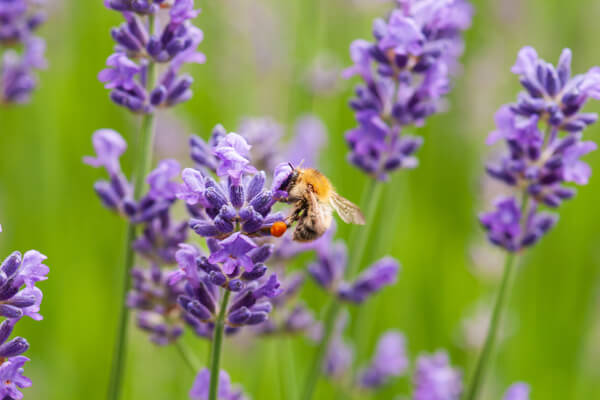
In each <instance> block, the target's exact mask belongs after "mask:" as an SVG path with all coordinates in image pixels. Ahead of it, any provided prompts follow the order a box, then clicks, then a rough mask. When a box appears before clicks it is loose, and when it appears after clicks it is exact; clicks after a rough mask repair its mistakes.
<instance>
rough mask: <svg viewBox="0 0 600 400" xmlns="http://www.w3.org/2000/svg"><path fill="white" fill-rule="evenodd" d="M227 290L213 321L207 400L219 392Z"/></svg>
mask: <svg viewBox="0 0 600 400" xmlns="http://www.w3.org/2000/svg"><path fill="white" fill-rule="evenodd" d="M230 293H231V292H230V291H229V290H225V294H224V295H223V300H222V301H221V308H220V309H219V315H218V316H217V320H216V321H215V333H214V336H213V341H212V349H211V352H210V354H211V362H210V393H209V396H208V399H209V400H217V393H218V391H219V373H220V372H221V369H220V363H221V348H222V343H223V331H224V330H225V314H227V303H228V302H229V294H230Z"/></svg>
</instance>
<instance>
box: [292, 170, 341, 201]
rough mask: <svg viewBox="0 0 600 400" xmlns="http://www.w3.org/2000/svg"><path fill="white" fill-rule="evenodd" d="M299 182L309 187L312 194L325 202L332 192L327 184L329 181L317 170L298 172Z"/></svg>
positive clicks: (331, 188) (329, 183)
mask: <svg viewBox="0 0 600 400" xmlns="http://www.w3.org/2000/svg"><path fill="white" fill-rule="evenodd" d="M299 180H300V181H302V182H304V183H305V184H306V185H311V186H312V189H313V192H314V193H315V194H316V195H317V197H319V199H320V200H322V201H327V200H328V199H329V196H331V192H332V190H333V187H332V186H331V182H329V179H327V177H326V176H325V175H323V174H322V173H321V172H319V171H318V170H316V169H314V168H306V169H302V170H300V176H299Z"/></svg>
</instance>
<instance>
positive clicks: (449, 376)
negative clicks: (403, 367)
mask: <svg viewBox="0 0 600 400" xmlns="http://www.w3.org/2000/svg"><path fill="white" fill-rule="evenodd" d="M462 390H463V386H462V376H461V373H460V372H459V371H457V370H455V369H454V368H452V367H451V366H450V362H449V359H448V355H447V354H446V353H445V352H443V351H439V352H437V353H435V354H433V355H431V356H421V357H419V358H418V359H417V366H416V372H415V377H414V391H413V400H458V399H459V398H460V396H461V393H462Z"/></svg>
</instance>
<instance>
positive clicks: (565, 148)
mask: <svg viewBox="0 0 600 400" xmlns="http://www.w3.org/2000/svg"><path fill="white" fill-rule="evenodd" d="M512 72H513V73H515V74H516V75H518V76H519V79H520V82H521V84H522V86H523V88H524V89H525V91H524V92H521V93H520V94H519V96H518V100H517V102H516V103H513V104H508V105H505V106H502V107H501V108H500V110H499V111H498V112H497V113H496V127H497V129H496V130H495V131H494V132H492V133H491V134H490V135H489V137H488V144H490V145H491V144H493V143H495V142H496V141H498V140H503V141H504V142H505V143H506V145H507V150H508V151H507V154H506V155H504V156H503V157H502V158H501V159H500V160H499V161H498V162H496V163H492V164H490V165H488V166H487V168H486V170H487V173H488V175H490V176H491V177H492V178H494V179H496V180H499V181H500V182H502V183H504V184H505V185H507V186H509V187H511V188H513V189H514V192H515V196H519V195H520V196H521V197H522V200H521V204H519V201H518V200H517V198H516V197H515V196H508V197H501V198H499V199H498V200H497V201H496V204H495V206H496V210H494V211H491V212H487V213H483V214H481V215H480V217H479V220H480V222H481V224H482V225H483V227H484V228H485V230H486V231H487V235H488V239H489V240H490V242H491V243H492V244H494V245H496V246H499V247H501V248H503V249H504V250H505V251H506V252H507V254H506V264H505V267H504V273H503V278H502V282H501V284H500V288H499V292H498V295H497V298H496V303H495V305H494V310H493V314H492V318H491V323H490V325H489V328H488V332H487V335H486V340H485V344H484V347H483V349H482V351H481V354H480V355H479V358H478V360H477V363H476V365H475V370H474V373H473V377H472V380H471V382H470V385H469V388H468V390H467V391H466V393H465V397H464V398H465V399H466V400H475V399H477V397H478V394H479V391H480V388H481V386H482V385H483V383H484V379H485V373H486V370H487V369H488V367H489V364H490V359H491V354H492V353H493V351H494V344H495V338H496V335H497V332H498V330H500V327H501V324H502V314H503V311H504V308H505V307H506V303H507V300H508V298H509V295H510V282H511V278H512V275H513V271H514V269H515V263H516V258H517V257H518V255H519V254H520V253H521V252H522V251H523V250H524V249H526V248H528V247H531V246H533V245H534V244H535V243H537V242H538V241H539V240H540V239H541V238H542V237H543V236H544V235H545V234H546V233H547V232H548V231H549V230H550V229H551V228H552V227H553V226H554V225H555V224H556V222H557V220H558V216H557V215H555V214H551V213H547V212H541V211H539V209H540V207H542V206H546V207H549V208H557V207H558V206H560V204H561V203H562V202H563V201H564V200H567V199H570V198H572V197H573V196H574V195H575V191H574V189H572V188H570V187H567V186H565V185H564V184H565V183H576V184H578V185H585V184H587V183H588V180H589V177H590V174H591V169H590V167H589V166H588V165H587V164H586V163H585V162H583V161H581V160H580V157H582V156H584V155H586V154H587V153H589V152H591V151H593V150H595V149H596V148H597V146H596V144H595V143H594V142H590V141H583V140H582V135H583V130H584V129H585V128H586V127H587V126H588V125H591V124H593V123H594V122H596V120H597V118H598V116H597V115H596V114H590V113H583V112H580V111H581V109H582V107H583V106H584V104H585V103H586V102H587V100H588V99H589V98H594V99H599V98H600V68H599V67H593V68H591V69H590V70H589V71H588V72H587V73H585V74H581V75H576V76H573V77H571V51H570V50H569V49H565V50H563V52H562V54H561V56H560V59H559V61H558V64H557V66H556V67H555V66H554V65H552V64H550V63H547V62H545V61H544V60H542V59H540V58H539V57H538V55H537V53H536V51H535V50H534V49H533V48H531V47H524V48H523V49H521V51H520V52H519V55H518V57H517V62H516V63H515V65H514V66H513V68H512Z"/></svg>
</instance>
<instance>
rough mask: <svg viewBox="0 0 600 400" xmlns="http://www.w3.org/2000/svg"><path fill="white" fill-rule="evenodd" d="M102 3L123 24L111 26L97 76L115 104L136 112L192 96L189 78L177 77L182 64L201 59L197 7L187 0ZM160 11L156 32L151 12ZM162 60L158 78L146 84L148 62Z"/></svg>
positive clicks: (151, 65) (150, 65)
mask: <svg viewBox="0 0 600 400" xmlns="http://www.w3.org/2000/svg"><path fill="white" fill-rule="evenodd" d="M104 4H105V6H106V7H108V8H110V9H113V10H116V11H120V12H122V14H123V17H124V18H125V22H124V23H123V24H122V25H121V26H120V27H118V28H113V30H112V31H111V35H112V37H113V39H114V41H115V42H116V46H115V53H113V54H112V55H110V56H109V57H108V59H107V61H106V65H107V68H105V69H104V70H102V71H100V73H99V74H98V79H99V80H100V81H101V82H104V84H105V85H104V86H105V87H106V88H107V89H110V90H111V92H110V98H111V100H112V101H113V102H115V103H116V104H118V105H120V106H122V107H126V108H128V109H129V110H130V111H132V112H136V113H145V114H147V113H152V112H153V111H154V110H155V109H156V108H157V107H172V106H174V105H176V104H179V103H182V102H184V101H187V100H189V99H190V98H191V97H192V91H191V89H190V88H191V85H192V82H193V79H192V77H191V76H190V75H188V74H183V75H181V76H179V71H180V70H181V68H182V66H183V65H184V64H186V63H204V62H205V59H206V58H205V56H204V54H202V53H200V52H198V51H197V48H198V46H199V44H200V43H201V42H202V40H203V38H204V36H203V33H202V31H201V30H200V29H198V28H196V27H195V26H193V25H192V24H191V22H190V20H191V19H194V18H196V16H198V14H199V12H200V11H199V10H195V9H194V1H193V0H174V1H164V0H163V1H150V0H136V1H131V0H105V2H104ZM163 11H164V12H165V14H167V11H168V15H166V16H165V18H164V19H165V20H167V19H168V21H167V22H166V23H165V24H164V25H163V26H162V27H161V30H160V32H159V33H155V32H153V28H154V27H155V25H157V24H155V23H153V24H150V23H149V21H153V22H155V19H154V16H155V15H157V14H159V13H162V12H163ZM156 63H158V64H164V65H165V68H164V72H163V74H162V75H161V76H160V77H159V79H158V82H149V76H148V75H149V74H150V73H151V71H153V70H154V64H156Z"/></svg>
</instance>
